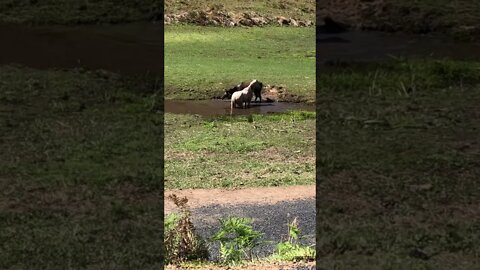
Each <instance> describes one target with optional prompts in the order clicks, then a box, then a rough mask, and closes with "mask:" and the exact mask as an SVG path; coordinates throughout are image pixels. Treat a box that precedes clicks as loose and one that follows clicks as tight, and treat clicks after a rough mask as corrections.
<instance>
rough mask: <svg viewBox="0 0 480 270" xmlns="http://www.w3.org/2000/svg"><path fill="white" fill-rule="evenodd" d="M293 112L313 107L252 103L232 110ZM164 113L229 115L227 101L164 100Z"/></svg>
mask: <svg viewBox="0 0 480 270" xmlns="http://www.w3.org/2000/svg"><path fill="white" fill-rule="evenodd" d="M294 110H302V111H315V105H312V104H304V103H290V102H262V103H257V102H252V103H251V107H250V108H247V109H240V108H237V109H234V110H233V114H234V115H250V114H267V113H282V112H288V111H294ZM165 112H167V113H175V114H198V115H201V116H206V117H209V116H222V115H230V101H228V100H165Z"/></svg>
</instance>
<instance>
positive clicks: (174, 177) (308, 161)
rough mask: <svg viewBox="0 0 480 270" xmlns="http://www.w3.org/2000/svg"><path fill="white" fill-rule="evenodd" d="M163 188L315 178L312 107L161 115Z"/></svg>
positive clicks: (268, 183)
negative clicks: (265, 112)
mask: <svg viewBox="0 0 480 270" xmlns="http://www.w3.org/2000/svg"><path fill="white" fill-rule="evenodd" d="M165 131H166V133H165V188H166V189H171V188H221V187H255V186H279V185H297V184H313V183H315V113H313V112H292V113H286V114H278V115H254V116H252V118H250V120H249V118H248V117H234V118H231V117H225V118H217V119H202V118H199V117H196V116H192V115H174V114H166V115H165Z"/></svg>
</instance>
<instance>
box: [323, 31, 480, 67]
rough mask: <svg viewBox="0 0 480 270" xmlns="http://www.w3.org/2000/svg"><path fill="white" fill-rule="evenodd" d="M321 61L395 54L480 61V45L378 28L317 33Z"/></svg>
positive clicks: (385, 57) (354, 59)
mask: <svg viewBox="0 0 480 270" xmlns="http://www.w3.org/2000/svg"><path fill="white" fill-rule="evenodd" d="M316 42H317V46H318V56H319V57H318V58H317V61H318V62H320V63H329V62H332V61H378V60H388V59H392V57H421V58H424V57H433V58H445V57H447V58H451V59H456V60H480V44H479V43H476V42H462V41H455V40H453V39H451V38H449V37H447V36H445V35H441V34H429V35H415V34H406V33H385V32H379V31H370V32H361V31H349V32H341V33H319V34H318V35H317V41H316Z"/></svg>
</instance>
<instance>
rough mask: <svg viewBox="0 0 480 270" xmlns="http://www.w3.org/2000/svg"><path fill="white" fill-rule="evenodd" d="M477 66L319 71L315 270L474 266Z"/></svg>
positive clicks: (479, 115) (416, 64)
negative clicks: (316, 265)
mask: <svg viewBox="0 0 480 270" xmlns="http://www.w3.org/2000/svg"><path fill="white" fill-rule="evenodd" d="M479 68H480V63H477V62H457V61H449V60H438V61H437V60H428V59H427V60H399V61H392V62H387V63H371V64H350V65H347V66H330V67H323V68H322V70H321V72H319V77H318V79H317V81H318V85H319V92H318V99H317V106H318V110H319V111H317V121H318V122H317V126H318V127H319V133H318V137H317V152H318V154H317V157H318V158H317V166H319V176H318V181H319V182H318V184H319V185H318V187H317V188H318V190H317V194H320V196H318V201H317V209H318V210H317V211H318V215H317V233H318V245H319V249H318V250H317V252H318V254H319V255H320V263H319V265H320V266H321V267H323V268H325V269H333V268H338V269H476V268H477V267H478V265H479V263H480V261H479V259H478V258H479V257H478V254H479V253H480V249H479V246H478V245H477V243H478V242H479V241H480V233H479V232H480V230H479V228H480V227H479V223H478V220H480V211H479V208H478V205H479V204H480V186H479V182H478V177H479V176H480V169H479V168H480V145H479V138H480V137H479V133H478V131H479V129H480V122H479V121H478V119H480V110H479V107H478V104H479V102H480V85H479V83H480V73H479Z"/></svg>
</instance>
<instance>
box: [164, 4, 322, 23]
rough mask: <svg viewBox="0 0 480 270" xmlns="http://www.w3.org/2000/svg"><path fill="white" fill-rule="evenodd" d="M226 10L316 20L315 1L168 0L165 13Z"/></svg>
mask: <svg viewBox="0 0 480 270" xmlns="http://www.w3.org/2000/svg"><path fill="white" fill-rule="evenodd" d="M210 8H216V9H224V10H227V11H231V12H235V13H242V12H247V11H255V12H256V13H258V14H260V15H262V16H285V17H293V18H296V19H304V20H311V21H314V20H315V1H311V0H281V1H268V0H256V1H235V0H220V1H218V0H191V1H178V0H166V1H165V13H166V14H178V13H181V12H188V11H192V10H208V9H210Z"/></svg>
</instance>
